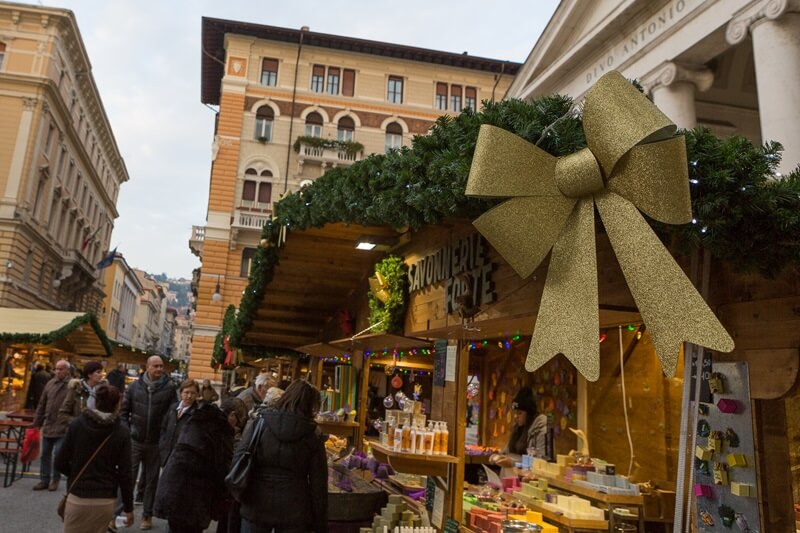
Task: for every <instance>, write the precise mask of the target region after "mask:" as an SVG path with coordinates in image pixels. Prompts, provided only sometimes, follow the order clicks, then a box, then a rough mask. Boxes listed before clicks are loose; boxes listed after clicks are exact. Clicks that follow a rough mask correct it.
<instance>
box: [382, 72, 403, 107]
mask: <svg viewBox="0 0 800 533" xmlns="http://www.w3.org/2000/svg"><path fill="white" fill-rule="evenodd" d="M386 99H387V100H388V101H389V102H390V103H392V104H402V103H403V78H401V77H399V76H389V86H388V92H387V94H386Z"/></svg>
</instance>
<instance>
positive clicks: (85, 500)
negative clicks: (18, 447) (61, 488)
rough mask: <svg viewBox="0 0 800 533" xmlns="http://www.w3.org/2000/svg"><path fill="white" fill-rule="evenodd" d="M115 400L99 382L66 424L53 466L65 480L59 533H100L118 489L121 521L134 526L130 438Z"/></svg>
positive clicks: (114, 394) (115, 393) (113, 390)
mask: <svg viewBox="0 0 800 533" xmlns="http://www.w3.org/2000/svg"><path fill="white" fill-rule="evenodd" d="M119 400H120V394H119V391H118V390H117V389H116V387H111V386H108V385H100V386H98V387H97V390H96V391H95V406H94V407H92V408H88V409H86V410H85V411H83V413H81V414H80V416H78V417H77V418H75V419H74V420H73V421H72V422H71V423H70V425H69V429H68V430H67V434H66V436H65V437H64V442H63V444H62V445H61V449H60V450H59V451H58V454H57V455H56V469H57V470H58V471H59V472H64V473H65V474H67V478H68V480H67V487H68V490H69V494H68V496H67V505H66V508H65V510H64V533H73V532H74V533H104V532H105V531H106V528H107V526H108V522H109V520H111V519H112V518H113V516H114V507H115V506H116V495H117V490H119V491H120V492H121V494H122V504H123V508H124V510H125V524H126V525H128V526H129V525H131V524H133V477H132V472H131V437H130V433H129V432H128V429H127V428H126V427H125V426H124V425H123V424H121V423H120V420H119V416H118V414H117V410H118V408H119ZM106 438H108V440H107V441H106ZM104 441H105V444H103V447H102V448H101V449H100V450H99V451H98V452H97V455H95V456H94V458H92V454H93V453H94V452H95V450H97V449H98V447H99V446H100V445H101V444H102V443H103V442H104ZM90 459H91V461H90ZM84 466H86V468H85V470H83V473H82V474H80V477H79V478H78V479H77V481H76V479H75V478H76V477H78V474H79V473H80V472H81V470H82V469H83V468H84Z"/></svg>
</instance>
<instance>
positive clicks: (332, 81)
mask: <svg viewBox="0 0 800 533" xmlns="http://www.w3.org/2000/svg"><path fill="white" fill-rule="evenodd" d="M328 94H333V95H337V94H339V69H338V68H336V67H328Z"/></svg>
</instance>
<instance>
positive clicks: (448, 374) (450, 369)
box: [444, 344, 458, 381]
mask: <svg viewBox="0 0 800 533" xmlns="http://www.w3.org/2000/svg"><path fill="white" fill-rule="evenodd" d="M457 361H458V346H456V345H453V344H451V345H449V346H448V347H447V364H446V366H445V372H444V379H445V380H446V381H455V380H456V362H457Z"/></svg>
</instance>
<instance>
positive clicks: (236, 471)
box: [225, 417, 264, 501]
mask: <svg viewBox="0 0 800 533" xmlns="http://www.w3.org/2000/svg"><path fill="white" fill-rule="evenodd" d="M255 424H256V425H255V427H254V428H253V433H252V435H250V442H248V443H247V449H246V450H245V451H244V453H243V454H242V455H240V456H239V458H238V459H237V460H236V461H235V462H234V463H233V464H232V465H231V469H230V471H229V472H228V475H227V476H225V486H226V487H227V488H228V492H230V494H231V496H233V497H234V498H235V499H236V500H237V501H240V498H241V495H242V493H243V492H244V491H245V490H247V483H248V481H249V478H250V470H251V469H252V466H253V455H254V454H255V453H256V448H257V447H258V443H259V441H260V440H261V433H263V431H264V419H263V418H262V417H258V419H257V420H256V422H255Z"/></svg>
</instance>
